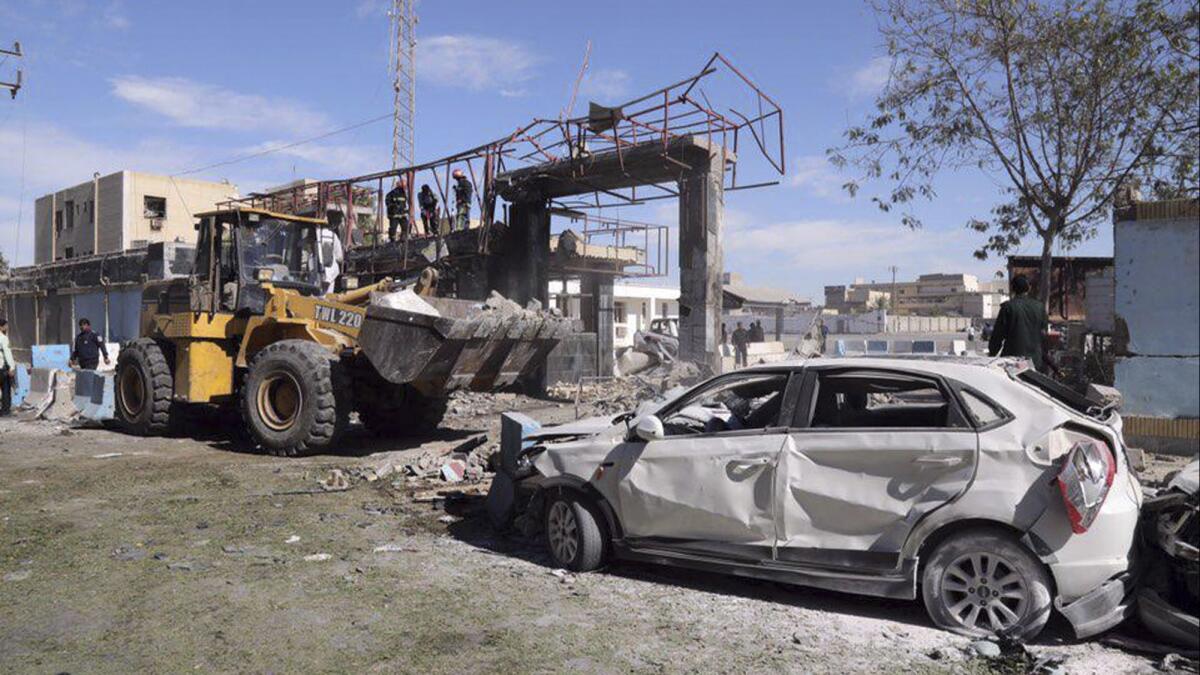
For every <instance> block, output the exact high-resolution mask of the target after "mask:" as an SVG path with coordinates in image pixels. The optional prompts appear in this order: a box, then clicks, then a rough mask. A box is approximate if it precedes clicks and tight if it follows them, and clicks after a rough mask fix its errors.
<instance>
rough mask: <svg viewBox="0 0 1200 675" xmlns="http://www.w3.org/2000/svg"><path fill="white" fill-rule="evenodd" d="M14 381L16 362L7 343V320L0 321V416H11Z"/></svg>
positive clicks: (15, 377)
mask: <svg viewBox="0 0 1200 675" xmlns="http://www.w3.org/2000/svg"><path fill="white" fill-rule="evenodd" d="M16 379H17V362H16V360H15V359H13V353H12V346H11V345H10V344H9V342H8V319H0V416H3V415H11V414H12V388H13V381H14V380H16Z"/></svg>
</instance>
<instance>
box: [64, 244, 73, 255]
mask: <svg viewBox="0 0 1200 675" xmlns="http://www.w3.org/2000/svg"><path fill="white" fill-rule="evenodd" d="M63 257H64V258H74V257H75V247H74V246H68V247H66V248H65V249H63Z"/></svg>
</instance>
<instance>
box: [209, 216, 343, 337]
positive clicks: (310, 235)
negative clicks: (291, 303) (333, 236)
mask: <svg viewBox="0 0 1200 675" xmlns="http://www.w3.org/2000/svg"><path fill="white" fill-rule="evenodd" d="M199 218H200V220H199V222H198V223H197V224H196V228H197V230H198V232H197V234H198V236H197V240H196V261H195V265H194V266H193V268H192V269H193V275H192V279H191V287H190V289H189V304H190V306H191V310H192V311H193V312H210V313H213V312H229V313H235V314H237V313H247V314H261V313H262V312H263V309H264V307H265V306H266V302H267V299H268V295H269V292H268V290H267V288H266V287H265V284H270V285H271V286H273V287H275V288H285V289H291V290H294V291H296V292H299V293H301V294H304V295H319V294H320V293H321V289H322V279H323V271H324V268H323V265H322V262H321V260H322V257H321V254H320V250H319V242H320V241H321V232H322V230H323V229H324V228H325V227H326V224H325V221H322V220H317V219H315V218H304V217H301V216H292V215H287V214H282V213H273V212H271V211H265V210H261V209H249V208H239V209H226V210H221V211H212V212H209V213H202V214H199Z"/></svg>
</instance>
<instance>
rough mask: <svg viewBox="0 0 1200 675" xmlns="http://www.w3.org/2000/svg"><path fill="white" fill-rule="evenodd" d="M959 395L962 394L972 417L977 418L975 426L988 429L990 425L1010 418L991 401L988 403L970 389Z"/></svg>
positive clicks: (962, 391)
mask: <svg viewBox="0 0 1200 675" xmlns="http://www.w3.org/2000/svg"><path fill="white" fill-rule="evenodd" d="M959 393H961V394H962V399H963V403H965V404H966V406H967V412H968V413H970V415H971V417H973V418H975V424H977V425H978V426H981V427H986V426H987V425H989V424H993V423H995V422H999V421H1000V420H1002V419H1004V418H1006V417H1008V413H1006V412H1005V411H1004V410H1003V409H1002V408H998V407H997V406H996V405H994V404H993V403H991V402H990V401H986V400H984V399H983V398H981V397H980V396H979V395H978V394H975V393H974V392H972V391H971V390H970V389H963V390H961V391H960V392H959Z"/></svg>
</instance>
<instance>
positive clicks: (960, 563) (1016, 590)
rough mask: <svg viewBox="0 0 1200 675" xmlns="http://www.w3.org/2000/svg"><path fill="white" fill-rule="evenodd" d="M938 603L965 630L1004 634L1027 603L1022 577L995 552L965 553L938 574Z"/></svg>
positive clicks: (1017, 618)
mask: <svg viewBox="0 0 1200 675" xmlns="http://www.w3.org/2000/svg"><path fill="white" fill-rule="evenodd" d="M941 586H942V602H943V603H944V604H945V606H946V609H947V611H949V612H950V614H951V615H952V616H953V617H954V618H955V619H956V620H958V621H959V622H960V623H962V625H963V626H964V627H965V628H967V629H969V630H984V631H989V632H992V633H996V634H998V635H999V634H1004V633H1006V632H1008V631H1009V630H1010V629H1012V628H1013V627H1014V626H1016V625H1017V624H1018V623H1019V622H1020V621H1021V618H1022V617H1023V616H1024V615H1025V612H1026V610H1027V608H1028V606H1029V603H1030V602H1031V599H1032V598H1031V591H1030V588H1029V584H1028V582H1027V581H1026V580H1025V577H1024V576H1023V575H1022V574H1021V573H1020V572H1019V571H1018V570H1017V568H1016V567H1015V566H1014V565H1013V563H1012V562H1010V561H1008V560H1006V559H1005V558H1003V557H1002V556H999V555H996V554H995V553H980V552H976V553H968V554H965V555H961V556H959V557H958V558H956V559H955V560H954V561H953V562H952V563H950V565H948V566H947V567H946V570H945V571H944V572H943V573H942V583H941Z"/></svg>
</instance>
